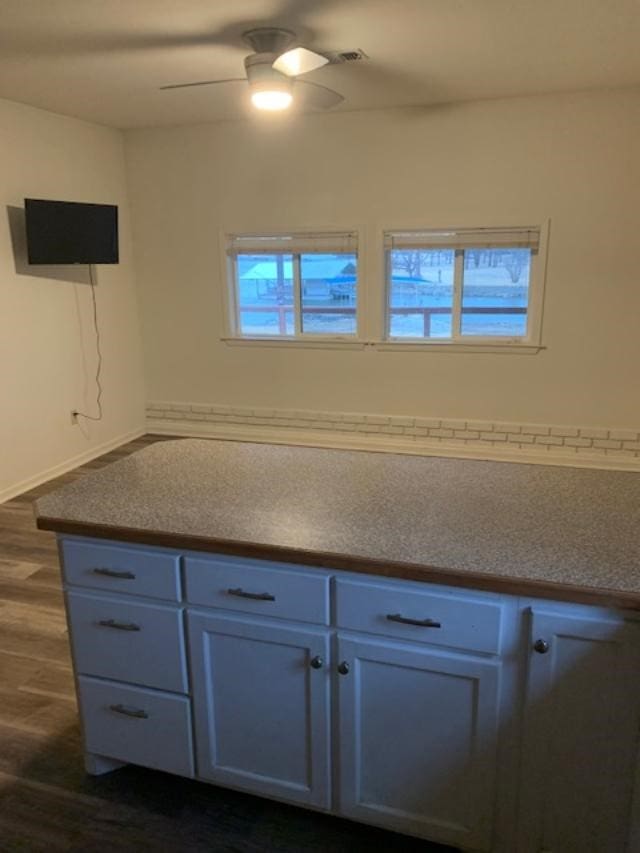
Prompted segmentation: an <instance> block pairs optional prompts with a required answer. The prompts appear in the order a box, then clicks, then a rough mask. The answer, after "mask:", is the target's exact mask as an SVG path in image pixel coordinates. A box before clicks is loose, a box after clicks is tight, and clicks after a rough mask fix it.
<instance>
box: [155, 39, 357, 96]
mask: <svg viewBox="0 0 640 853" xmlns="http://www.w3.org/2000/svg"><path fill="white" fill-rule="evenodd" d="M242 39H243V41H244V42H245V43H246V44H248V45H249V47H251V48H253V51H254V53H251V54H249V56H246V57H245V60H244V67H245V71H246V77H228V78H226V79H223V80H200V81H197V82H195V83H173V84H171V85H169V86H160V89H162V90H166V89H186V88H189V87H191V86H211V85H214V84H220V83H238V82H248V84H249V90H250V93H251V101H252V103H253V105H254V106H255V107H257V108H258V109H261V110H284V109H286V108H287V107H289V106H290V105H291V104H292V103H293V101H294V93H296V95H297V93H300V92H303V99H304V103H305V105H307V106H309V107H312V108H313V109H321V110H322V109H324V110H326V109H330V108H331V107H335V106H336V105H337V104H339V103H341V102H342V101H343V100H344V97H343V96H342V95H341V94H339V92H335V91H334V90H333V89H328V88H327V87H326V86H320V85H318V84H317V83H312V82H311V81H309V80H301V79H300V76H301V75H303V74H307V73H309V72H310V71H315V70H316V69H318V68H322V66H323V65H327V64H328V63H334V64H335V63H339V62H347V61H354V60H357V59H363V58H365V54H364V53H363V52H362V51H361V50H354V51H345V52H344V53H337V52H334V53H326V54H321V53H316V52H315V51H313V50H309V49H308V48H306V47H302V46H295V43H296V34H295V33H294V32H292V31H291V30H284V29H280V28H278V27H259V28H257V29H253V30H248V31H247V32H245V33H243V34H242Z"/></svg>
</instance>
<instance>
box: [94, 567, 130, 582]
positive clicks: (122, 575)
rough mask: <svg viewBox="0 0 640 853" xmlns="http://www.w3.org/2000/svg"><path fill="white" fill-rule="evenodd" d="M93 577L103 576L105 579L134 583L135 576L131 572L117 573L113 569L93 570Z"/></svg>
mask: <svg viewBox="0 0 640 853" xmlns="http://www.w3.org/2000/svg"><path fill="white" fill-rule="evenodd" d="M93 573H94V575H104V577H106V578H119V579H120V580H125V581H134V580H135V579H136V576H135V575H134V573H133V572H117V571H116V570H115V569H94V570H93Z"/></svg>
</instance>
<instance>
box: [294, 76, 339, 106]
mask: <svg viewBox="0 0 640 853" xmlns="http://www.w3.org/2000/svg"><path fill="white" fill-rule="evenodd" d="M295 91H296V92H301V94H302V101H303V105H304V106H308V107H312V108H313V109H316V110H330V109H331V107H336V106H338V104H341V103H342V101H344V97H343V96H342V95H341V94H340V93H339V92H334V90H333V89H327V87H326V86H319V85H318V84H317V83H311V82H310V81H309V80H296V85H295Z"/></svg>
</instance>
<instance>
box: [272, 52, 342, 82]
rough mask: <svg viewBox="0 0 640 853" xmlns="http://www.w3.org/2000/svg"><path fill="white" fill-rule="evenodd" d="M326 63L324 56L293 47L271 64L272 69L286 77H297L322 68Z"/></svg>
mask: <svg viewBox="0 0 640 853" xmlns="http://www.w3.org/2000/svg"><path fill="white" fill-rule="evenodd" d="M328 62H329V60H328V59H327V57H326V56H321V55H320V54H319V53H315V52H314V51H313V50H307V48H306V47H294V48H293V49H292V50H287V51H286V53H282V54H280V56H279V57H278V58H277V59H276V61H275V62H274V63H273V67H274V68H275V69H276V71H280V73H281V74H286V75H287V76H288V77H297V76H298V75H299V74H307V73H308V72H309V71H315V70H316V68H322V66H323V65H326V64H327V63H328Z"/></svg>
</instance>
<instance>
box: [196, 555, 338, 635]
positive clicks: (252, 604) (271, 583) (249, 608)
mask: <svg viewBox="0 0 640 853" xmlns="http://www.w3.org/2000/svg"><path fill="white" fill-rule="evenodd" d="M184 567H185V584H186V594H187V600H188V601H189V602H190V603H191V604H202V605H204V606H206V607H221V608H223V609H224V610H238V611H241V612H243V613H256V614H259V615H260V616H278V617H281V618H284V619H297V620H299V621H301V622H315V623H317V624H320V625H328V624H329V575H328V573H326V572H323V571H321V570H320V571H315V570H309V571H308V572H305V571H304V570H303V571H296V570H292V569H288V568H286V567H284V566H282V565H280V564H269V563H263V564H262V565H260V564H252V563H250V562H247V561H243V560H234V559H233V558H228V557H211V558H205V557H186V558H185V561H184Z"/></svg>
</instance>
